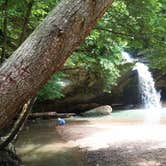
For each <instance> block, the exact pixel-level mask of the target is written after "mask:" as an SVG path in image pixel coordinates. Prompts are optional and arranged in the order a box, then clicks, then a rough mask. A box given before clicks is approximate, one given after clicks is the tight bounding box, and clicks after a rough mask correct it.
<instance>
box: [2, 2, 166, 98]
mask: <svg viewBox="0 0 166 166" xmlns="http://www.w3.org/2000/svg"><path fill="white" fill-rule="evenodd" d="M59 1H60V0H21V1H20V0H9V1H8V3H9V4H8V8H7V9H6V8H4V2H5V0H0V8H1V11H2V12H1V13H0V57H1V56H2V55H1V52H2V48H3V47H4V26H3V23H4V19H5V15H4V13H5V10H7V43H6V46H5V49H6V51H5V53H6V55H5V58H7V57H9V56H10V55H11V54H12V52H13V51H14V50H15V49H16V48H17V47H18V46H19V45H20V39H21V37H22V33H24V35H23V36H24V38H23V40H24V39H25V38H26V37H27V36H28V35H29V34H30V33H31V32H32V31H33V30H34V29H35V28H36V26H37V25H38V24H39V23H40V22H41V21H42V20H43V19H44V17H45V16H46V15H47V13H48V12H49V11H50V10H51V9H52V8H53V7H54V6H55V5H56V4H57V3H58V2H59ZM30 2H33V5H32V8H31V11H30V15H29V17H28V18H27V22H26V23H25V18H26V14H27V11H28V9H29V4H30ZM24 24H25V25H24ZM1 32H2V33H1ZM165 34H166V1H165V0H134V1H133V0H116V1H114V3H113V5H112V6H111V8H110V9H109V10H108V11H107V12H106V13H105V14H104V16H103V17H102V19H101V20H100V21H99V22H98V24H97V26H96V27H95V28H94V30H93V31H92V32H91V33H90V35H89V36H88V37H87V39H86V40H85V42H84V43H83V44H82V45H81V47H80V49H78V50H76V51H75V52H74V53H73V55H72V56H71V57H70V58H69V59H68V60H67V62H66V63H65V67H68V68H72V69H73V68H83V69H84V70H86V71H87V73H89V74H90V75H93V77H94V78H95V79H96V80H100V82H102V83H101V85H100V86H101V89H103V91H110V90H111V87H112V86H113V85H116V82H117V80H118V78H119V77H120V76H121V74H123V73H124V71H127V70H128V69H129V66H128V65H127V66H126V65H123V63H122V57H121V53H120V52H121V51H122V50H125V51H128V52H130V53H132V54H135V55H140V56H146V57H148V58H149V61H150V65H151V67H153V68H155V69H159V70H161V71H162V72H163V73H165V72H166V56H165V54H166V47H165V44H166V35H165ZM78 74H79V73H78ZM58 78H61V77H60V76H59V75H58V76H55V75H54V76H53V78H52V80H51V81H49V82H48V84H47V85H46V86H44V87H43V89H42V90H41V91H40V92H39V97H38V99H39V100H44V99H53V98H55V97H61V96H62V94H61V93H60V91H59V89H60V85H59V83H58V82H59V80H58Z"/></svg>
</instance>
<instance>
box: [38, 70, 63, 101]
mask: <svg viewBox="0 0 166 166" xmlns="http://www.w3.org/2000/svg"><path fill="white" fill-rule="evenodd" d="M63 76H64V75H63V74H62V73H61V72H59V73H57V74H54V75H53V76H52V78H51V79H50V80H49V81H48V82H47V83H46V85H44V86H43V88H42V89H41V90H40V91H39V92H38V95H37V100H38V101H43V100H48V99H50V100H52V99H56V98H61V97H63V94H62V93H61V89H62V87H63V86H62V83H61V79H62V78H63Z"/></svg>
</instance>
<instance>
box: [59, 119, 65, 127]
mask: <svg viewBox="0 0 166 166" xmlns="http://www.w3.org/2000/svg"><path fill="white" fill-rule="evenodd" d="M65 123H66V122H65V120H64V119H61V118H58V124H59V125H65Z"/></svg>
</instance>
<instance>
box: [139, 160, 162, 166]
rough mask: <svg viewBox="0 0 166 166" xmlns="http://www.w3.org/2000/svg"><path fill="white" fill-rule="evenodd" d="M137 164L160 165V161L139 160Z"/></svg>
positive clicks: (144, 165) (145, 165)
mask: <svg viewBox="0 0 166 166" xmlns="http://www.w3.org/2000/svg"><path fill="white" fill-rule="evenodd" d="M138 166H161V163H160V162H158V161H146V160H145V161H141V162H139V163H138Z"/></svg>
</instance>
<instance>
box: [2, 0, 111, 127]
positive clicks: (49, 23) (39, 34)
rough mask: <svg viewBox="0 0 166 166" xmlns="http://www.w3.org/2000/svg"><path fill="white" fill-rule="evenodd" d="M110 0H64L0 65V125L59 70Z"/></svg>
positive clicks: (108, 4) (106, 7)
mask: <svg viewBox="0 0 166 166" xmlns="http://www.w3.org/2000/svg"><path fill="white" fill-rule="evenodd" d="M112 1H113V0H101V1H100V2H98V1H97V0H64V1H62V2H61V3H60V4H59V5H58V6H57V7H56V8H54V9H53V10H52V12H51V13H50V14H49V15H48V16H47V17H46V18H45V20H44V21H43V22H42V23H41V24H40V25H39V26H38V27H37V28H36V30H35V31H34V32H33V33H32V34H31V35H30V36H29V37H28V38H27V39H26V40H25V42H24V43H23V44H22V45H21V46H20V47H19V48H18V49H17V50H16V51H15V52H14V53H13V54H12V56H11V57H10V58H9V59H8V60H7V61H6V62H4V63H3V64H2V66H1V68H0V128H2V127H4V126H5V125H6V124H7V123H8V121H9V120H11V119H12V118H13V116H14V115H15V114H16V112H17V110H19V108H20V107H21V106H22V105H23V104H24V103H25V102H27V100H28V99H29V98H31V97H32V96H34V95H36V93H37V91H38V90H39V89H40V87H41V86H42V85H43V84H44V83H46V81H47V80H48V79H49V78H50V76H51V75H52V74H53V73H54V72H56V71H57V70H59V68H60V67H61V66H62V65H63V63H64V62H65V61H66V59H67V58H68V57H69V56H70V55H71V53H72V52H73V51H74V49H76V48H77V47H78V46H79V45H80V44H81V42H82V41H83V40H84V39H85V37H86V36H87V35H88V34H89V32H90V30H91V29H92V28H93V27H94V25H95V24H96V22H97V20H98V19H99V18H100V17H101V16H102V15H103V14H104V12H105V11H106V10H107V9H108V7H109V6H110V5H111V4H112Z"/></svg>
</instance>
